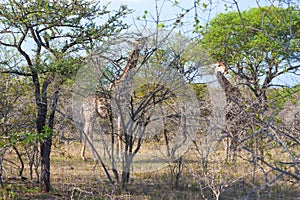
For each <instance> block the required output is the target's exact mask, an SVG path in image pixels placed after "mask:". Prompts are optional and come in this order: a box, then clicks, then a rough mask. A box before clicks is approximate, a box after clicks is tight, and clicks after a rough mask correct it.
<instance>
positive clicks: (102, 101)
mask: <svg viewBox="0 0 300 200" xmlns="http://www.w3.org/2000/svg"><path fill="white" fill-rule="evenodd" d="M145 43H146V40H145V38H142V39H140V40H137V44H136V45H135V48H134V50H133V51H132V52H131V54H130V56H129V57H128V60H127V63H126V66H125V68H124V69H123V71H122V73H121V75H119V77H117V78H115V79H114V80H113V81H112V82H111V84H110V85H109V86H108V87H107V89H106V92H105V94H106V95H102V96H97V95H90V96H88V97H87V98H85V99H84V100H83V103H82V105H81V107H82V108H81V110H82V116H83V118H84V124H83V134H82V137H83V138H82V140H81V146H82V148H81V158H82V159H83V160H85V150H86V142H87V137H88V138H89V140H90V143H91V144H93V133H92V124H93V123H94V122H95V120H96V119H97V118H98V117H100V118H102V119H109V120H110V121H111V123H112V121H113V119H112V107H111V106H112V105H111V102H112V101H111V100H112V99H111V98H112V96H111V93H112V92H113V91H114V90H115V89H116V87H117V85H118V84H119V83H120V81H121V80H124V78H125V76H126V75H127V74H128V73H129V72H130V71H131V70H132V69H134V68H136V66H137V63H138V59H139V55H140V52H141V50H142V48H143V47H144V45H145ZM107 94H108V95H107ZM117 118H118V122H117V126H118V128H117V136H118V137H117V140H118V142H117V153H118V154H120V152H121V150H122V137H123V136H122V130H121V122H120V121H121V119H120V115H118V116H117ZM112 134H113V133H112ZM92 153H93V157H94V160H97V159H96V158H97V157H96V154H95V153H96V152H95V149H93V150H92Z"/></svg>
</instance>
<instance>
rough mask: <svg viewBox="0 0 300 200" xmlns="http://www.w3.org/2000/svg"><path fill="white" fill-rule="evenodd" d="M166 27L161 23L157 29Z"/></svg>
mask: <svg viewBox="0 0 300 200" xmlns="http://www.w3.org/2000/svg"><path fill="white" fill-rule="evenodd" d="M164 27H165V24H164V23H162V22H161V23H159V24H157V28H164Z"/></svg>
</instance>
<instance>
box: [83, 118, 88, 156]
mask: <svg viewBox="0 0 300 200" xmlns="http://www.w3.org/2000/svg"><path fill="white" fill-rule="evenodd" d="M88 133H89V124H88V123H87V122H86V123H85V125H84V128H83V133H82V140H81V158H82V160H84V161H85V160H86V158H85V149H86V139H87V137H88Z"/></svg>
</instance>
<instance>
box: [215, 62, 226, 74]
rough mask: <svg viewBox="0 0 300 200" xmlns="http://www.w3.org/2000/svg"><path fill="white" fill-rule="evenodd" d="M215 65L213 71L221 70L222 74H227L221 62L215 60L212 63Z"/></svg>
mask: <svg viewBox="0 0 300 200" xmlns="http://www.w3.org/2000/svg"><path fill="white" fill-rule="evenodd" d="M213 66H214V67H215V72H216V73H217V72H221V73H222V74H228V69H227V68H226V66H225V65H224V63H222V62H216V63H215V64H214V65H213Z"/></svg>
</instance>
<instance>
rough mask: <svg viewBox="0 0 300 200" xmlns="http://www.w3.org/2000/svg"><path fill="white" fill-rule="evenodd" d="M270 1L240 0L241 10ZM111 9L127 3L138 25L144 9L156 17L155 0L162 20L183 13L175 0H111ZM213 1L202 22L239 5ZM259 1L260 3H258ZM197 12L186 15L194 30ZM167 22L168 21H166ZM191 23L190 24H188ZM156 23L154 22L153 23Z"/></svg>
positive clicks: (289, 80)
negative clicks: (226, 7)
mask: <svg viewBox="0 0 300 200" xmlns="http://www.w3.org/2000/svg"><path fill="white" fill-rule="evenodd" d="M270 1H271V2H272V0H238V1H237V2H238V7H239V9H240V10H241V11H243V10H247V9H250V8H253V7H258V6H265V5H270ZM297 1H298V0H297ZM102 2H103V3H105V2H109V0H104V1H102ZM110 2H111V3H110V5H109V7H108V8H109V9H117V8H119V7H120V5H122V4H126V5H127V6H128V7H129V8H130V9H133V11H134V12H133V13H132V14H131V15H130V16H129V17H128V18H126V19H125V21H126V22H127V23H128V24H133V23H136V24H138V25H141V24H143V23H144V21H138V20H137V17H138V16H142V15H143V14H144V11H145V10H147V11H148V13H151V14H152V16H154V17H156V14H155V13H156V8H155V2H157V9H158V10H160V11H161V12H160V20H161V21H164V20H168V19H173V20H171V22H174V21H175V18H176V16H178V14H180V13H181V10H182V9H181V8H179V7H176V6H174V5H173V4H172V2H174V1H172V0H171V1H166V0H165V1H164V0H157V1H155V0H112V1H110ZM178 2H179V5H180V6H181V7H182V8H185V9H188V8H191V7H192V6H193V0H178ZM200 2H202V3H205V2H207V0H202V1H200ZM212 2H213V7H212V12H211V13H210V15H208V13H209V12H207V11H204V12H201V11H199V13H198V16H199V17H200V20H202V22H205V21H207V20H209V19H212V18H213V17H214V16H216V15H217V14H219V13H222V12H226V9H225V6H224V4H225V2H226V4H227V5H229V6H230V5H232V6H233V9H234V10H236V9H237V7H236V5H234V4H233V3H232V2H234V1H233V0H212ZM257 2H258V3H257ZM230 3H231V4H230ZM298 3H300V1H299V2H298ZM194 14H195V12H194V11H192V12H190V14H189V15H187V16H185V23H186V24H187V26H186V27H184V28H186V29H189V30H192V29H193V28H192V23H193V18H194V16H195V15H194ZM147 19H148V20H149V19H150V21H151V17H150V16H149V15H148V16H147ZM166 23H167V22H166ZM189 23H190V25H188V24H189ZM153 25H154V24H153ZM147 26H148V28H149V26H151V22H148V24H147ZM274 82H275V83H276V84H284V85H290V86H291V85H294V84H295V83H299V82H300V81H299V77H298V76H293V75H289V76H282V77H278V78H276V80H275V81H274Z"/></svg>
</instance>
